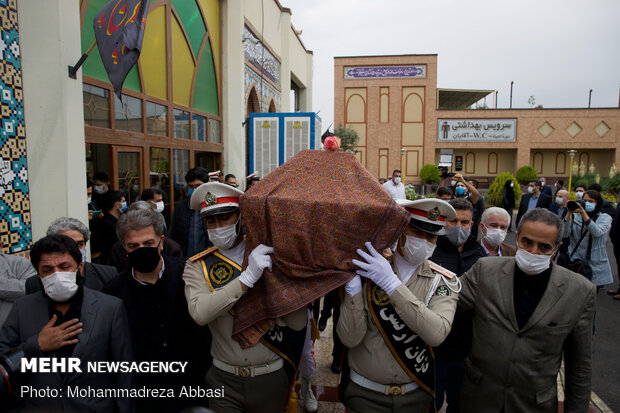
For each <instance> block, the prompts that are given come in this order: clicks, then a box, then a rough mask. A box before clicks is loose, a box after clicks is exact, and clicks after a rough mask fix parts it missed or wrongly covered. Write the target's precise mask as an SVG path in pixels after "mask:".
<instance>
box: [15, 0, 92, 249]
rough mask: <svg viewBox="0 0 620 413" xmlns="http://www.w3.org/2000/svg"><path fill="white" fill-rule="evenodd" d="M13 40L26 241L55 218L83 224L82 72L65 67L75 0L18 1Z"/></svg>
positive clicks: (71, 49)
mask: <svg viewBox="0 0 620 413" xmlns="http://www.w3.org/2000/svg"><path fill="white" fill-rule="evenodd" d="M18 18H19V23H20V24H19V38H20V46H21V63H22V74H23V82H24V116H25V122H26V145H27V157H28V184H29V187H30V208H31V211H32V238H33V240H34V241H36V240H37V239H39V238H41V237H42V236H44V235H45V232H46V230H47V227H48V225H49V223H50V222H51V221H52V220H53V219H55V218H58V217H61V216H71V217H74V218H77V219H79V220H80V221H82V222H85V223H87V222H88V212H87V207H86V160H85V145H84V114H83V106H82V105H83V102H82V100H83V99H82V72H81V70H80V71H79V72H78V74H77V79H71V78H69V76H68V74H67V67H68V66H69V65H74V64H75V63H76V62H77V60H78V59H79V58H80V56H81V54H82V53H81V46H80V37H81V36H80V10H79V7H78V3H77V2H76V1H75V0H46V1H20V2H19V5H18Z"/></svg>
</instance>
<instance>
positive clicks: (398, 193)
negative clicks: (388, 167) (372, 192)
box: [383, 169, 407, 199]
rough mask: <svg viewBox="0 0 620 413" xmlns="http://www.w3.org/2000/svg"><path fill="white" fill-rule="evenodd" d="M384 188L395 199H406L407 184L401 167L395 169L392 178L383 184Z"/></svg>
mask: <svg viewBox="0 0 620 413" xmlns="http://www.w3.org/2000/svg"><path fill="white" fill-rule="evenodd" d="M383 188H384V189H385V190H386V191H387V192H388V194H390V196H391V197H392V198H393V199H406V198H407V197H406V196H405V185H404V184H403V183H402V173H401V171H400V170H399V169H394V172H392V178H391V179H390V180H389V181H387V182H386V183H384V184H383Z"/></svg>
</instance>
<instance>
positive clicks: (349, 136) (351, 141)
mask: <svg viewBox="0 0 620 413" xmlns="http://www.w3.org/2000/svg"><path fill="white" fill-rule="evenodd" d="M334 135H336V136H338V137H339V138H340V149H342V150H343V151H348V150H350V151H353V152H354V153H357V150H356V149H355V147H356V146H357V142H358V141H359V140H360V137H359V136H358V135H357V132H355V131H354V130H353V129H351V128H345V127H343V126H342V124H339V125H338V127H337V128H336V129H335V130H334Z"/></svg>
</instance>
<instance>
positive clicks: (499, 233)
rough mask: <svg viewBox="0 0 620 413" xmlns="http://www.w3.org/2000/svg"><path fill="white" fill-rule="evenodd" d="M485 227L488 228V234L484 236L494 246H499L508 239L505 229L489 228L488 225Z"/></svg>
mask: <svg viewBox="0 0 620 413" xmlns="http://www.w3.org/2000/svg"><path fill="white" fill-rule="evenodd" d="M482 225H484V224H482ZM484 227H485V228H486V229H487V234H486V235H485V236H484V241H485V242H486V243H487V244H489V245H490V246H492V247H493V248H495V247H497V246H499V244H501V243H502V242H504V239H506V232H504V231H503V230H501V229H499V228H487V226H486V225H484Z"/></svg>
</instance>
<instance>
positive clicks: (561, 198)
mask: <svg viewBox="0 0 620 413" xmlns="http://www.w3.org/2000/svg"><path fill="white" fill-rule="evenodd" d="M567 203H568V191H567V190H566V189H560V190H559V191H558V192H557V194H556V195H555V202H554V203H552V204H551V206H550V207H549V211H551V212H552V213H554V214H556V215H557V216H558V217H560V219H561V220H562V222H564V230H563V231H562V233H563V234H564V238H562V245H560V254H562V253H566V252H567V251H568V245H569V244H570V222H568V221H564V218H565V217H566V214H567V213H568V208H566V204H567Z"/></svg>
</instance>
